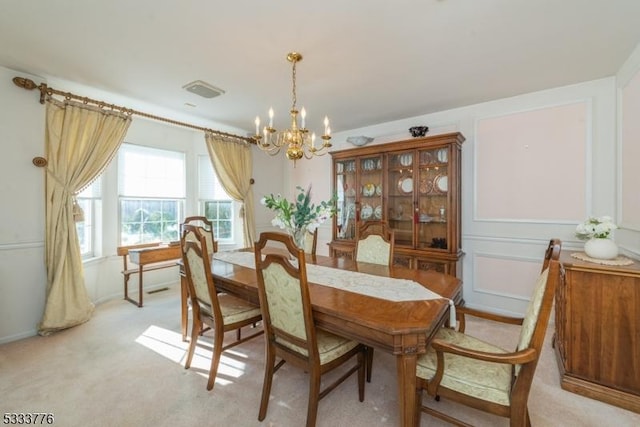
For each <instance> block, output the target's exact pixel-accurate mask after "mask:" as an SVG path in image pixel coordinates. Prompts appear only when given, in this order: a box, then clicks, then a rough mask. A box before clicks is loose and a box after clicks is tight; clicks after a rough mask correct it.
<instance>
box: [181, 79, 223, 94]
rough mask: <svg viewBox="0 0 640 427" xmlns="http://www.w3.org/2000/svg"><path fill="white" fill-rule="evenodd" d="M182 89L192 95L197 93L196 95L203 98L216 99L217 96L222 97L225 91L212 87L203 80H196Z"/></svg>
mask: <svg viewBox="0 0 640 427" xmlns="http://www.w3.org/2000/svg"><path fill="white" fill-rule="evenodd" d="M182 88H183V89H186V90H188V91H189V92H191V93H195V94H196V95H200V96H201V97H203V98H215V97H216V96H219V95H222V94H223V93H224V90H222V89H218V88H217V87H215V86H212V85H210V84H209V83H205V82H203V81H202V80H196V81H194V82H191V83H189V84H186V85H184V86H182Z"/></svg>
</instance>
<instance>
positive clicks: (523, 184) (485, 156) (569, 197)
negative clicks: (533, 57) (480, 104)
mask: <svg viewBox="0 0 640 427" xmlns="http://www.w3.org/2000/svg"><path fill="white" fill-rule="evenodd" d="M587 109H588V105H587V103H586V102H578V103H573V104H568V105H562V106H556V107H549V108H543V109H539V110H534V111H526V112H522V113H515V114H509V115H505V116H500V117H491V118H487V119H482V120H479V121H478V124H477V132H476V144H477V145H476V174H475V176H476V194H475V197H476V200H475V205H476V209H477V210H476V213H475V218H476V219H489V220H515V221H522V220H531V221H554V220H560V221H563V220H564V221H566V220H575V219H579V218H582V217H583V216H584V212H585V211H586V209H585V203H586V199H585V197H586V196H585V189H586V182H585V179H586V169H585V168H586V164H587V162H586V156H587V123H586V122H587ZM551 206H553V208H550V207H551Z"/></svg>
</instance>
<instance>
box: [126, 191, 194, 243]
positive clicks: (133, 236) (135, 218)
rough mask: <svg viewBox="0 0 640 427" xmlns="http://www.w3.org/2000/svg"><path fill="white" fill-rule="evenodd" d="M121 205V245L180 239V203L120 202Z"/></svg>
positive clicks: (177, 201) (164, 201) (162, 201)
mask: <svg viewBox="0 0 640 427" xmlns="http://www.w3.org/2000/svg"><path fill="white" fill-rule="evenodd" d="M120 206H121V218H122V219H121V226H122V233H121V236H120V243H121V244H122V245H136V244H139V243H150V242H170V241H176V240H178V239H179V234H178V228H179V227H178V225H179V224H178V223H179V218H180V212H181V210H182V201H181V200H139V199H121V201H120Z"/></svg>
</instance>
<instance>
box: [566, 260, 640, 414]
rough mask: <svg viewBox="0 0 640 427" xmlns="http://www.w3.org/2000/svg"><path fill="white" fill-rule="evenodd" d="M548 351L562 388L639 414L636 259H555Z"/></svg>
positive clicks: (639, 271)
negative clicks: (621, 262) (559, 274)
mask: <svg viewBox="0 0 640 427" xmlns="http://www.w3.org/2000/svg"><path fill="white" fill-rule="evenodd" d="M561 263H562V265H563V267H564V278H563V280H562V281H561V283H560V284H559V286H558V290H557V294H556V334H555V337H554V347H555V352H556V356H557V361H558V366H559V368H560V376H561V386H562V388H563V389H565V390H568V391H571V392H574V393H578V394H581V395H583V396H587V397H590V398H593V399H597V400H601V401H603V402H607V403H609V404H612V405H616V406H619V407H621V408H625V409H628V410H631V411H634V412H638V413H640V261H638V260H634V263H633V265H629V266H606V265H600V264H594V263H589V262H585V261H580V260H578V259H576V258H573V257H572V256H571V255H570V252H569V251H567V252H565V253H563V254H562V256H561Z"/></svg>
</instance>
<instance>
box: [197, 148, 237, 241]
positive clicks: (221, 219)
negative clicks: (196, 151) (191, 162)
mask: <svg viewBox="0 0 640 427" xmlns="http://www.w3.org/2000/svg"><path fill="white" fill-rule="evenodd" d="M198 199H199V204H200V212H201V213H202V215H204V216H205V217H207V219H208V220H209V221H211V223H212V224H213V232H214V236H215V238H216V240H218V241H220V242H227V243H232V242H233V239H234V233H233V229H234V222H233V218H234V214H233V210H234V209H233V204H234V202H233V199H231V197H229V195H228V194H227V193H226V192H225V191H224V189H223V188H222V185H220V181H218V176H217V175H216V174H215V173H214V171H213V166H212V165H211V160H210V159H209V156H198Z"/></svg>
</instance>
